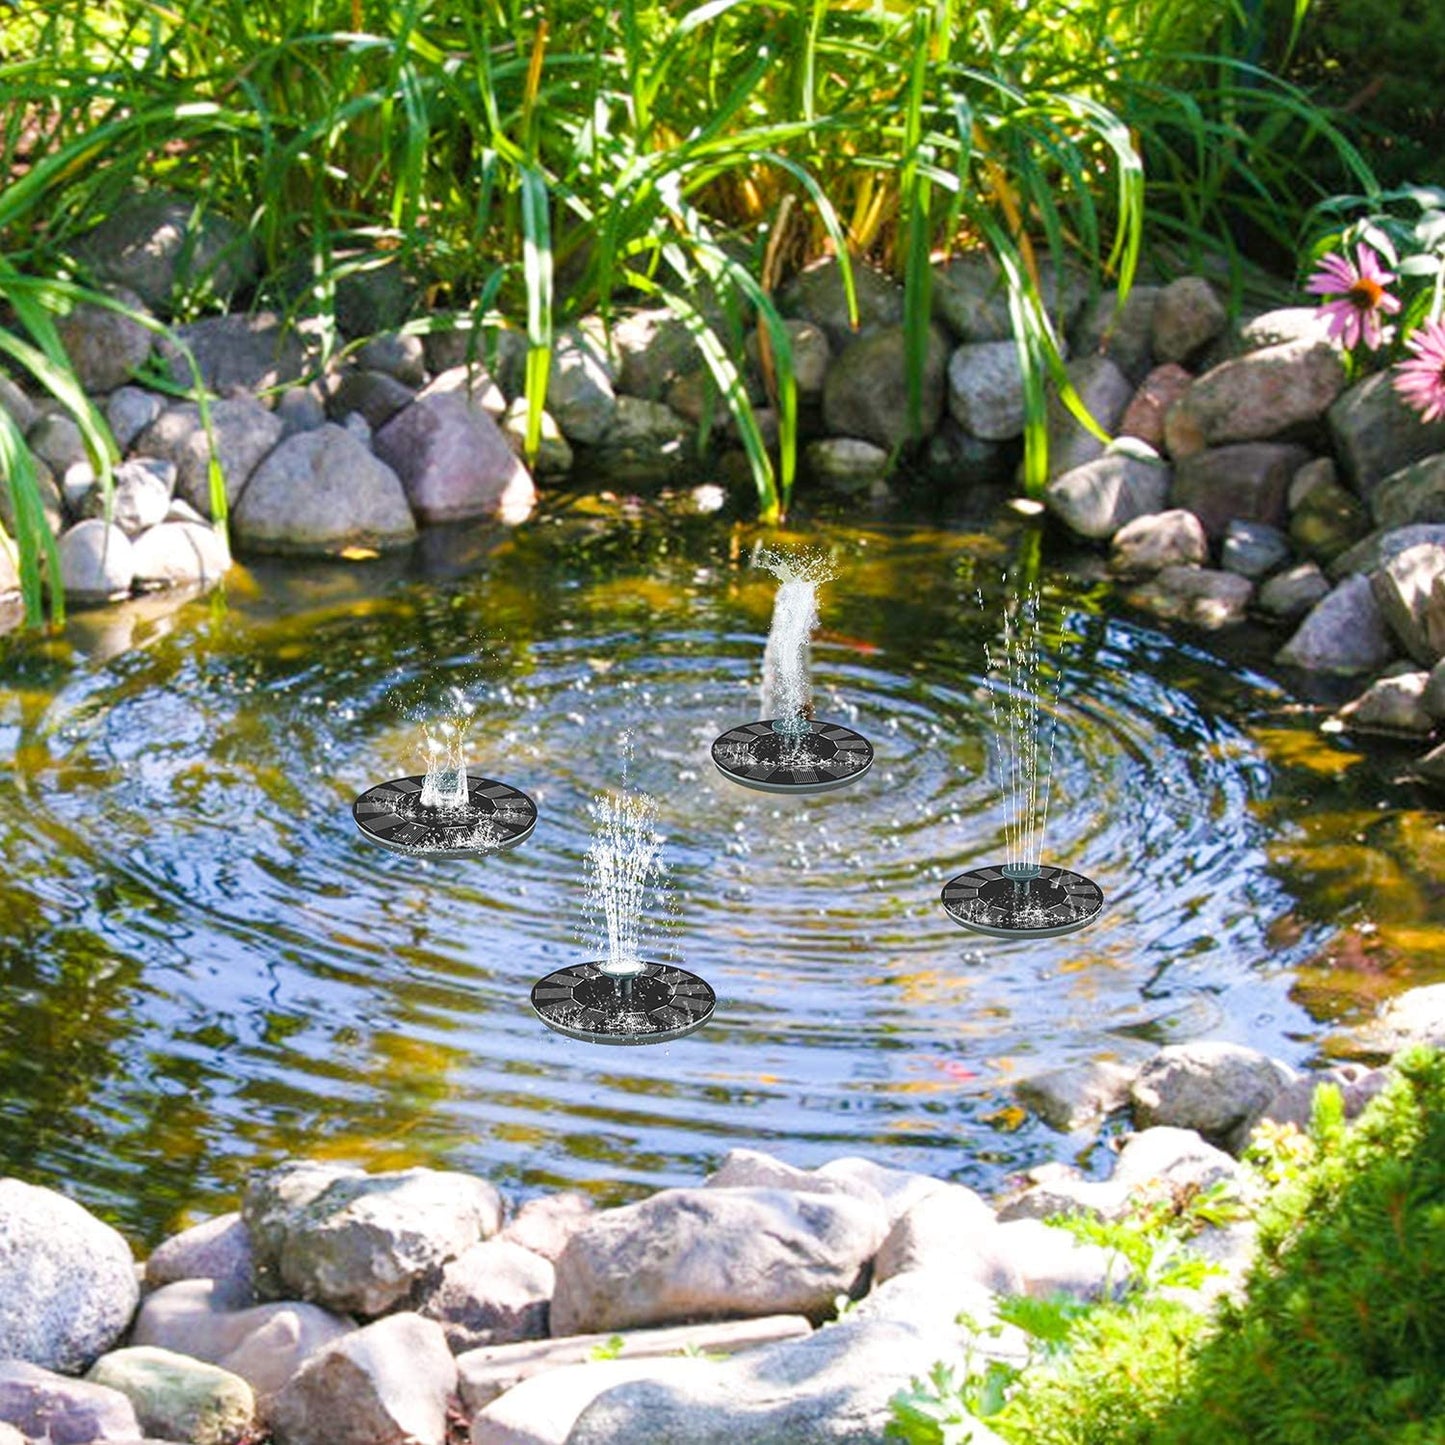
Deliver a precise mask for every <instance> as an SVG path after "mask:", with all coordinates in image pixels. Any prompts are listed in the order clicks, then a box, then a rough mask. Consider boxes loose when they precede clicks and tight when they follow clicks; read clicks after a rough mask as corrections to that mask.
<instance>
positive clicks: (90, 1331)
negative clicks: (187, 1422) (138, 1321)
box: [0, 1179, 140, 1418]
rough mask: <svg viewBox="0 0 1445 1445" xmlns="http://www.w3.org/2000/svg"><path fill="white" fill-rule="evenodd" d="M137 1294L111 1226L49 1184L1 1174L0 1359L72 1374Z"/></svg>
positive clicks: (109, 1338) (123, 1318)
mask: <svg viewBox="0 0 1445 1445" xmlns="http://www.w3.org/2000/svg"><path fill="white" fill-rule="evenodd" d="M139 1297H140V1289H139V1287H138V1286H137V1284H136V1279H135V1263H134V1261H133V1260H132V1259H131V1253H130V1246H129V1245H127V1244H126V1242H125V1240H124V1239H122V1238H121V1236H120V1235H119V1234H118V1233H117V1232H116V1231H115V1230H114V1229H112V1228H111V1227H110V1225H108V1224H105V1223H103V1222H102V1221H101V1220H99V1219H97V1218H96V1217H95V1216H94V1215H93V1214H91V1213H90V1212H89V1211H88V1210H86V1209H83V1208H82V1207H81V1206H80V1205H79V1204H76V1203H75V1202H74V1200H71V1199H67V1198H66V1197H65V1196H64V1195H63V1194H57V1193H56V1192H55V1191H54V1190H53V1189H42V1188H39V1187H37V1186H36V1185H32V1184H25V1183H23V1182H22V1181H21V1180H19V1179H0V1301H3V1302H4V1303H3V1308H0V1358H9V1359H16V1360H25V1361H28V1362H29V1363H30V1364H32V1365H41V1366H43V1367H44V1368H45V1369H47V1370H58V1371H60V1372H61V1373H65V1374H78V1373H79V1372H80V1371H81V1370H84V1369H85V1368H86V1367H87V1366H88V1365H89V1364H90V1362H91V1361H92V1360H94V1359H95V1357H96V1356H97V1355H100V1354H103V1353H104V1352H105V1351H106V1350H108V1349H109V1348H110V1347H111V1346H112V1345H113V1344H114V1343H115V1342H116V1340H117V1339H118V1338H119V1337H120V1335H121V1334H122V1332H123V1331H124V1330H125V1328H126V1327H127V1326H128V1325H129V1324H130V1318H131V1315H132V1314H134V1313H135V1307H136V1301H137V1300H138V1299H139ZM0 1418H5V1417H4V1416H3V1415H0Z"/></svg>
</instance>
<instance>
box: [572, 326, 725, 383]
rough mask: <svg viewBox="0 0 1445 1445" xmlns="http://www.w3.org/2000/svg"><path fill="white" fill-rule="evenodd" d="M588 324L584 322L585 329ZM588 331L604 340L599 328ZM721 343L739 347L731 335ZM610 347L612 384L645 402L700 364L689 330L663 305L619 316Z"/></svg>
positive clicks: (593, 336) (596, 341)
mask: <svg viewBox="0 0 1445 1445" xmlns="http://www.w3.org/2000/svg"><path fill="white" fill-rule="evenodd" d="M708 319H709V320H710V321H712V322H713V323H714V324H716V323H717V322H718V321H720V318H718V317H715V316H714V317H709V318H708ZM587 326H588V323H587V322H584V323H583V327H584V329H585V328H587ZM722 329H723V330H724V332H725V331H726V328H725V327H724V328H722ZM590 334H591V337H592V340H593V343H594V344H600V343H601V342H602V341H603V340H604V338H603V337H602V335H601V333H600V328H594V329H592V330H591V332H590ZM724 345H725V346H726V348H727V350H728V352H729V353H730V354H732V355H736V354H737V352H738V350H740V349H741V347H735V345H734V341H733V339H732V338H731V337H730V336H725V340H724ZM610 347H611V354H612V355H613V356H615V358H616V365H615V368H614V369H613V371H612V381H613V384H614V385H615V386H616V387H617V390H618V391H619V392H625V393H626V394H627V395H628V396H633V397H640V398H641V399H642V400H644V401H661V400H662V399H663V397H665V396H666V395H667V394H668V392H669V391H671V390H672V388H673V386H674V385H676V383H677V382H678V381H680V380H681V379H682V378H683V377H684V376H687V375H688V374H689V373H691V372H694V371H697V370H698V369H699V368H700V367H701V366H702V364H703V362H702V354H701V352H699V351H698V349H697V343H696V342H695V341H694V340H693V339H692V333H691V332H689V331H688V329H687V326H686V325H685V324H684V323H683V322H682V321H680V320H679V319H678V318H677V317H676V316H674V315H673V314H672V312H671V311H669V310H668V309H667V307H665V306H655V307H652V308H650V309H645V310H642V311H634V312H632V313H631V315H628V316H624V317H622V318H621V319H620V320H619V321H618V322H617V323H616V324H615V325H614V326H613V328H612V335H611V337H610Z"/></svg>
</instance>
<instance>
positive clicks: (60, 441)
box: [25, 411, 90, 477]
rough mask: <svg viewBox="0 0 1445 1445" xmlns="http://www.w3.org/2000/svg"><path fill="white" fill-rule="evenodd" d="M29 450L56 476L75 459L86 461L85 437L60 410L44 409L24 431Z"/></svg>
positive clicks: (63, 473)
mask: <svg viewBox="0 0 1445 1445" xmlns="http://www.w3.org/2000/svg"><path fill="white" fill-rule="evenodd" d="M25 440H26V441H27V442H28V443H29V445H30V450H31V451H32V452H34V453H35V455H36V456H37V457H39V458H40V460H41V461H42V462H44V463H45V465H46V466H47V467H49V468H50V470H51V471H52V472H54V473H55V475H56V476H58V477H63V476H64V475H65V474H66V472H67V471H69V470H70V468H71V467H73V466H74V465H75V464H76V463H77V462H89V461H90V453H89V452H88V451H86V449H85V439H84V438H83V437H82V436H81V434H80V428H79V427H78V426H76V424H75V422H74V420H73V419H72V418H70V417H68V416H66V415H65V414H64V413H63V412H55V411H50V412H45V413H43V414H42V415H41V416H40V417H38V418H37V419H36V421H35V423H34V425H33V426H31V428H30V430H29V431H28V432H27V433H26V434H25Z"/></svg>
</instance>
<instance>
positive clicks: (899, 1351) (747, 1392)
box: [473, 1319, 998, 1445]
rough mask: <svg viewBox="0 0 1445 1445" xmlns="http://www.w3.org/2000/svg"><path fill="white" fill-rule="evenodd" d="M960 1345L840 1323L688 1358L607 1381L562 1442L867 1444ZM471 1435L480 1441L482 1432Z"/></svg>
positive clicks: (943, 1333)
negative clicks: (914, 1386)
mask: <svg viewBox="0 0 1445 1445" xmlns="http://www.w3.org/2000/svg"><path fill="white" fill-rule="evenodd" d="M960 1343H961V1340H960V1337H959V1335H958V1332H957V1331H956V1330H954V1329H952V1328H949V1327H947V1326H944V1327H938V1326H935V1327H933V1328H918V1327H913V1326H910V1325H907V1324H904V1323H901V1322H898V1321H894V1320H886V1319H861V1320H845V1321H844V1322H843V1323H841V1324H838V1325H834V1326H832V1327H830V1328H829V1329H826V1330H819V1331H817V1332H816V1333H815V1334H813V1335H811V1336H809V1337H808V1338H807V1339H805V1340H788V1341H786V1342H784V1343H783V1344H779V1345H772V1346H770V1347H768V1348H766V1349H762V1350H755V1351H752V1352H751V1353H749V1354H746V1355H740V1356H737V1357H735V1358H734V1359H731V1360H727V1361H724V1362H722V1363H721V1364H710V1363H708V1362H706V1361H696V1362H690V1363H695V1364H697V1365H700V1366H701V1368H699V1369H695V1370H687V1371H674V1372H671V1373H670V1374H668V1375H666V1376H664V1377H662V1378H658V1379H645V1378H644V1379H640V1380H635V1381H633V1382H631V1383H629V1384H619V1385H614V1386H613V1387H612V1388H611V1389H608V1390H605V1391H604V1392H603V1393H602V1394H600V1395H599V1396H597V1397H596V1398H595V1399H594V1400H593V1401H592V1403H591V1404H589V1405H588V1406H587V1407H586V1408H585V1409H584V1410H583V1411H582V1413H581V1415H580V1416H579V1417H578V1419H577V1422H576V1424H575V1425H574V1426H573V1427H572V1429H571V1431H570V1433H569V1434H568V1435H567V1437H566V1439H567V1442H568V1445H636V1442H638V1441H643V1440H646V1441H656V1442H659V1445H661V1442H664V1441H687V1442H688V1445H781V1442H784V1441H786V1442H787V1445H823V1442H827V1445H839V1442H843V1441H854V1442H858V1445H862V1442H865V1441H866V1442H869V1445H874V1442H877V1441H880V1440H881V1439H882V1438H883V1433H884V1431H885V1430H886V1429H887V1427H888V1423H889V1421H890V1419H891V1417H892V1410H891V1407H890V1401H891V1400H892V1398H893V1396H894V1395H895V1394H897V1392H898V1391H899V1390H902V1389H905V1388H907V1386H908V1385H909V1383H910V1382H911V1381H912V1380H914V1379H916V1378H920V1377H923V1376H926V1375H927V1373H928V1371H929V1370H930V1369H931V1368H932V1367H933V1365H934V1364H935V1363H936V1362H937V1360H938V1359H940V1358H945V1357H947V1356H949V1355H950V1354H951V1353H953V1352H954V1351H956V1350H957V1349H958V1348H959V1346H960ZM960 1438H964V1437H963V1435H962V1433H961V1434H960ZM966 1438H967V1439H969V1440H970V1441H971V1442H972V1445H998V1442H997V1437H996V1436H995V1435H994V1434H993V1432H992V1431H991V1430H989V1429H987V1427H986V1426H984V1425H982V1424H977V1423H973V1422H971V1423H970V1425H969V1428H968V1434H967V1436H966ZM473 1439H474V1441H476V1442H477V1445H484V1440H485V1437H483V1438H482V1440H478V1437H476V1436H474V1437H473Z"/></svg>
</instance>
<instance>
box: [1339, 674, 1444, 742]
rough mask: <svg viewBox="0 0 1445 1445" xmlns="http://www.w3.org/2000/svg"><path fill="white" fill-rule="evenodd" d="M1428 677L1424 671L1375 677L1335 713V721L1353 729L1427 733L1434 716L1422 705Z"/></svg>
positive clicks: (1410, 734) (1411, 734) (1395, 733)
mask: <svg viewBox="0 0 1445 1445" xmlns="http://www.w3.org/2000/svg"><path fill="white" fill-rule="evenodd" d="M1429 680H1430V674H1429V673H1428V672H1405V673H1397V674H1395V675H1393V676H1387V677H1377V678H1376V679H1375V680H1374V682H1372V683H1371V684H1370V685H1369V687H1367V688H1366V689H1365V690H1364V692H1362V693H1361V694H1360V695H1359V697H1357V698H1354V699H1353V700H1352V701H1350V702H1347V703H1346V704H1345V705H1344V707H1342V708H1341V709H1340V710H1339V712H1337V713H1336V714H1335V721H1336V722H1338V723H1339V724H1341V726H1343V727H1346V728H1348V729H1349V730H1350V731H1351V732H1356V733H1381V734H1384V735H1385V736H1393V737H1402V736H1403V737H1418V738H1424V737H1428V736H1429V735H1430V734H1431V733H1432V732H1434V730H1435V719H1434V718H1433V717H1432V716H1431V714H1430V712H1429V711H1428V710H1427V708H1426V707H1425V688H1426V686H1427V685H1428V683H1429Z"/></svg>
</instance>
